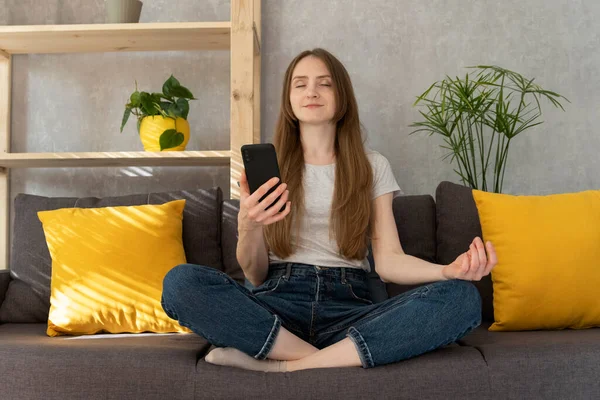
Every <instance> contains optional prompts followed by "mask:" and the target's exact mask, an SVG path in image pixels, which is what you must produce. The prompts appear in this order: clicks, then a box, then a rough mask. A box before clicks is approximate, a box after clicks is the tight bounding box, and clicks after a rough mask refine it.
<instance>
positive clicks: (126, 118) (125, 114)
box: [121, 107, 131, 132]
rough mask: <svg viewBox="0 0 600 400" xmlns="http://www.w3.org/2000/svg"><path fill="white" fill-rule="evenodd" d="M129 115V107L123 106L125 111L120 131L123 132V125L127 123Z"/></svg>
mask: <svg viewBox="0 0 600 400" xmlns="http://www.w3.org/2000/svg"><path fill="white" fill-rule="evenodd" d="M130 115H131V107H126V108H125V113H124V114H123V119H122V120H121V132H123V127H124V126H125V124H126V123H127V120H128V119H129V116H130Z"/></svg>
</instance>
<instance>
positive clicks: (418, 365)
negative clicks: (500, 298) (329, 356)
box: [195, 343, 489, 399]
mask: <svg viewBox="0 0 600 400" xmlns="http://www.w3.org/2000/svg"><path fill="white" fill-rule="evenodd" d="M232 382H235V385H232V384H231V383H232ZM195 387H196V398H197V399H201V398H202V399H234V398H236V399H237V398H244V399H299V398H301V399H407V398H410V399H431V398H436V399H485V398H488V397H489V384H488V376H487V371H486V368H485V362H484V361H483V358H482V357H481V354H480V353H479V352H478V351H477V350H476V349H474V348H470V347H461V346H459V345H458V344H456V343H454V344H452V345H449V346H445V347H443V348H440V349H437V350H434V351H432V352H429V353H425V354H422V355H420V356H418V357H415V358H412V359H409V360H404V361H400V362H398V363H394V364H388V365H383V366H378V367H375V368H369V369H363V368H361V367H350V368H317V369H309V370H303V371H296V372H292V373H264V372H254V371H247V370H242V369H237V368H231V367H224V366H218V365H213V364H210V363H207V362H206V361H205V360H204V359H202V360H199V361H198V366H197V370H196V385H195Z"/></svg>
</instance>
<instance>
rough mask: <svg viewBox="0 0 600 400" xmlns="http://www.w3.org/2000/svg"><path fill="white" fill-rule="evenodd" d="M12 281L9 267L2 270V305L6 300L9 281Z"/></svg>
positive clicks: (0, 272)
mask: <svg viewBox="0 0 600 400" xmlns="http://www.w3.org/2000/svg"><path fill="white" fill-rule="evenodd" d="M9 282H10V271H9V270H8V269H3V270H0V305H2V302H4V297H5V296H6V291H7V290H8V283H9Z"/></svg>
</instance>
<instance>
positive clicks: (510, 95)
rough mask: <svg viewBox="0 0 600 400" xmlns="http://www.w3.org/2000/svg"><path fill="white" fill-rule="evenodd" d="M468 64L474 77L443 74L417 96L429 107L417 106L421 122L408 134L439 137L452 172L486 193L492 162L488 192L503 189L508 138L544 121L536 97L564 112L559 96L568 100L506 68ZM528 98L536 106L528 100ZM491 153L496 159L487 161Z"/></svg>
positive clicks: (413, 125)
mask: <svg viewBox="0 0 600 400" xmlns="http://www.w3.org/2000/svg"><path fill="white" fill-rule="evenodd" d="M467 68H475V69H477V70H478V73H477V76H476V78H475V79H473V78H472V77H470V76H469V74H468V73H467V74H466V75H465V79H463V80H461V79H459V78H458V77H456V79H452V78H450V77H449V76H446V79H444V80H443V81H441V82H435V83H434V84H433V85H431V86H430V87H429V89H427V90H426V91H425V92H424V93H423V94H421V95H420V96H419V97H418V98H417V100H416V101H415V103H414V104H413V106H416V105H417V104H419V103H421V102H422V103H424V104H423V105H424V106H425V107H426V108H427V111H425V112H424V111H421V110H419V113H420V114H421V115H422V116H423V118H424V119H425V120H424V121H420V122H416V123H413V124H411V125H410V126H411V127H417V128H419V129H416V130H414V131H413V132H411V133H410V134H411V135H412V134H414V133H417V132H428V133H429V136H431V135H433V134H434V133H438V134H440V135H442V136H443V139H444V142H445V144H446V145H441V147H442V148H444V149H448V150H450V152H449V153H448V154H447V155H445V156H444V160H445V159H447V158H448V157H452V158H451V160H450V163H452V162H453V161H455V160H456V163H457V166H458V169H456V168H455V169H454V171H455V172H456V173H457V174H458V175H459V176H460V178H461V180H462V182H463V183H464V184H465V185H468V186H470V187H471V188H474V189H480V190H484V191H488V180H487V179H488V177H489V175H490V173H489V170H488V169H489V166H490V162H493V175H492V177H493V186H492V190H493V191H494V192H496V193H501V192H502V184H503V181H504V172H505V170H506V160H507V157H508V148H509V146H510V142H511V140H512V139H513V138H514V137H515V136H517V135H518V134H519V133H521V132H523V131H525V130H526V129H529V128H532V127H534V126H536V125H539V124H541V123H543V121H539V122H536V120H537V119H538V118H539V117H540V116H541V115H542V109H541V106H540V101H539V99H540V98H541V97H546V98H547V99H548V100H549V101H550V102H551V103H552V104H553V105H554V106H555V107H560V108H561V109H562V110H563V111H564V108H563V106H562V105H561V103H560V102H559V99H560V98H563V99H565V100H567V101H568V102H569V103H570V101H569V100H568V99H567V98H566V97H564V96H561V95H560V94H558V93H555V92H551V91H549V90H544V89H542V88H541V87H540V86H538V85H537V84H534V83H533V79H528V78H525V77H523V76H522V75H520V74H518V73H516V72H513V71H509V70H507V69H504V68H500V67H497V66H487V65H480V66H476V67H467ZM434 89H437V91H435V93H434V92H433V91H434ZM432 95H433V97H432ZM531 97H533V99H534V100H535V104H534V105H532V102H531V101H530V102H526V101H527V99H531ZM511 105H512V106H511ZM532 113H533V115H532ZM494 143H495V149H493V147H494ZM492 153H494V157H493V159H490V158H491V156H492ZM480 178H481V180H480Z"/></svg>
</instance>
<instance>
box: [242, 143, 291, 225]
mask: <svg viewBox="0 0 600 400" xmlns="http://www.w3.org/2000/svg"><path fill="white" fill-rule="evenodd" d="M242 159H243V160H244V167H245V169H244V171H242V176H241V180H240V189H241V190H240V213H239V214H238V229H240V228H241V229H255V228H258V227H260V226H263V225H270V224H272V223H275V222H277V221H280V220H282V219H283V218H285V217H286V216H287V215H288V214H289V212H290V204H291V202H289V201H287V199H288V196H289V192H288V191H287V185H286V184H285V183H282V182H280V174H279V165H278V164H277V155H276V153H275V147H274V146H273V145H272V144H270V143H264V144H250V145H244V146H242Z"/></svg>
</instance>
